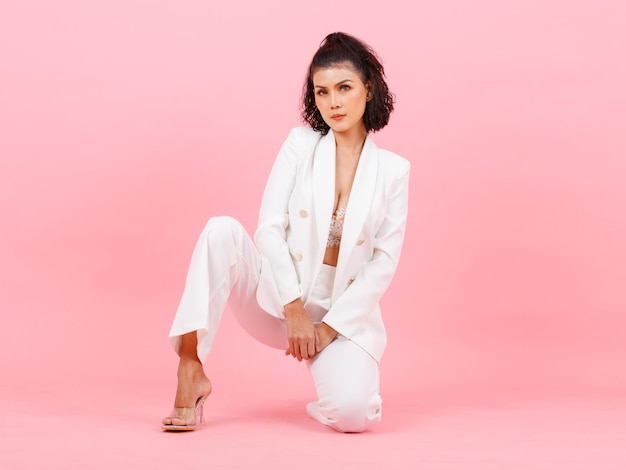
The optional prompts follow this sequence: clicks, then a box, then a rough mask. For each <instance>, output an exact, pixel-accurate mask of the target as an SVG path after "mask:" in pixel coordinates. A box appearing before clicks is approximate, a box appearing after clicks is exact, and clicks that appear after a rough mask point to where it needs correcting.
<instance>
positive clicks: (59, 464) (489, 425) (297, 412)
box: [0, 384, 626, 470]
mask: <svg viewBox="0 0 626 470" xmlns="http://www.w3.org/2000/svg"><path fill="white" fill-rule="evenodd" d="M62 393H63V392H60V391H59V392H58V393H52V392H50V393H45V397H43V398H40V399H34V398H33V397H32V393H28V392H25V391H23V390H20V389H19V388H18V387H8V390H7V387H6V386H5V387H3V394H7V395H8V400H3V403H2V407H1V408H0V410H1V412H2V415H3V422H4V424H3V426H2V431H0V439H1V441H2V449H3V450H2V452H1V454H0V456H1V457H0V458H1V460H2V462H3V463H2V468H6V469H31V468H46V469H73V468H77V469H110V468H141V469H143V468H146V469H168V468H189V469H196V468H198V469H200V468H219V469H222V468H223V469H228V468H237V469H239V468H241V469H245V468H258V469H277V468H298V469H321V468H327V469H335V468H337V469H339V468H368V469H369V468H372V469H373V468H388V469H405V468H420V469H481V470H488V469H498V470H499V469H594V470H595V469H616V470H617V469H620V470H622V469H624V468H626V401H625V400H623V399H620V400H618V399H616V398H610V397H587V398H581V397H578V398H576V399H572V398H570V399H556V398H543V399H535V400H523V401H515V400H510V401H508V400H502V399H501V400H500V401H499V402H496V403H483V404H480V405H478V404H476V405H457V404H455V403H451V402H446V400H439V399H437V398H435V397H433V396H431V397H428V398H423V399H421V400H420V399H419V398H418V399H417V404H410V400H409V397H391V398H388V404H387V407H386V409H385V416H384V422H383V423H382V424H381V425H379V427H377V428H376V429H375V430H372V431H370V432H367V433H364V434H360V435H356V434H353V435H348V434H345V435H342V434H338V433H336V432H334V431H332V430H330V429H326V428H323V427H321V426H319V425H317V424H316V423H315V422H313V421H312V420H310V419H309V418H307V417H306V416H305V415H304V414H303V405H304V400H296V399H289V397H288V393H287V392H286V391H284V392H282V393H278V394H276V395H274V396H269V394H263V395H256V396H255V395H253V394H252V393H250V394H248V396H247V398H246V399H245V400H242V399H241V396H240V395H239V394H235V395H230V394H229V393H227V392H226V391H222V392H217V391H216V392H215V396H214V397H213V399H212V400H211V402H210V403H209V405H208V407H207V408H208V409H207V414H208V423H207V424H206V425H205V426H204V427H202V428H201V429H199V430H197V431H195V432H192V433H179V434H171V433H164V432H162V431H160V429H159V427H158V425H157V422H158V417H159V416H160V415H161V414H163V411H164V408H165V407H164V404H163V401H164V396H165V394H164V393H163V390H160V389H158V388H156V387H155V388H153V389H152V390H149V391H148V392H147V393H143V394H141V396H140V398H141V401H139V400H138V395H137V393H135V391H133V390H132V387H130V386H129V385H128V384H122V385H121V386H120V387H117V386H116V385H115V384H102V386H101V387H99V388H98V389H97V390H96V391H95V392H94V393H93V395H92V396H82V397H80V398H77V397H74V396H71V397H66V398H65V399H62V398H61V397H60V396H59V395H60V394H62ZM241 395H243V394H241ZM129 403H132V404H133V405H132V407H130V406H129Z"/></svg>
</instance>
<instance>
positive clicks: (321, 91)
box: [317, 89, 326, 96]
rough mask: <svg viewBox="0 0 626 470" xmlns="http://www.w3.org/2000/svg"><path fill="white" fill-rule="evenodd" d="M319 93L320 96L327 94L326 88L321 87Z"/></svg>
mask: <svg viewBox="0 0 626 470" xmlns="http://www.w3.org/2000/svg"><path fill="white" fill-rule="evenodd" d="M317 95H318V96H324V95H326V90H321V89H320V90H317Z"/></svg>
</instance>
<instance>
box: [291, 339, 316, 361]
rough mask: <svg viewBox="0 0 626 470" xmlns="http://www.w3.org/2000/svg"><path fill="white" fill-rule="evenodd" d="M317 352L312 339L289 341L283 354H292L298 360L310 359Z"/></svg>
mask: <svg viewBox="0 0 626 470" xmlns="http://www.w3.org/2000/svg"><path fill="white" fill-rule="evenodd" d="M315 354H317V347H316V343H315V340H314V339H311V340H301V341H293V342H290V344H289V347H288V348H287V349H286V350H285V356H292V357H294V358H295V359H297V360H298V361H302V360H303V359H304V360H308V359H311V358H312V357H313V356H315Z"/></svg>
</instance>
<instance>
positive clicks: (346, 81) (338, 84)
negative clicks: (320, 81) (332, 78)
mask: <svg viewBox="0 0 626 470" xmlns="http://www.w3.org/2000/svg"><path fill="white" fill-rule="evenodd" d="M348 82H350V83H352V82H354V80H351V79H349V78H346V79H345V80H341V81H340V82H337V83H335V85H334V86H340V85H343V84H344V83H348ZM315 88H326V87H325V86H322V85H315Z"/></svg>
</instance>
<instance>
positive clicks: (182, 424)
mask: <svg viewBox="0 0 626 470" xmlns="http://www.w3.org/2000/svg"><path fill="white" fill-rule="evenodd" d="M392 110H393V95H392V94H391V93H390V92H389V90H388V88H387V84H386V83H385V80H384V69H383V66H382V65H381V63H380V62H379V60H378V59H377V57H376V55H375V53H374V52H373V51H372V50H371V48H370V47H369V46H367V45H366V44H364V43H363V42H361V41H359V40H358V39H356V38H354V37H352V36H349V35H347V34H343V33H333V34H330V35H329V36H327V37H326V38H325V39H324V41H323V42H322V44H321V45H320V47H319V49H318V51H317V52H316V54H315V55H314V57H313V60H312V62H311V65H310V67H309V72H308V76H307V79H306V84H305V88H304V93H303V112H302V115H303V118H304V120H305V122H306V123H307V124H308V125H309V126H310V127H299V128H295V129H293V130H292V131H291V133H290V134H289V136H288V137H287V140H286V141H285V143H284V144H283V146H282V148H281V150H280V152H279V154H278V157H277V159H276V162H275V163H274V166H273V168H272V171H271V173H270V176H269V180H268V182H267V186H266V188H265V192H264V195H263V200H262V203H261V210H260V215H259V226H258V229H257V231H256V233H255V237H254V239H255V242H256V245H255V243H253V242H252V240H251V239H250V237H249V236H248V234H247V233H246V232H245V230H244V229H243V228H242V226H241V225H240V224H239V223H238V222H237V221H236V220H234V219H232V218H229V217H214V218H212V219H210V220H209V222H208V224H207V226H206V227H205V229H204V230H203V232H202V234H201V235H200V239H199V240H198V243H197V245H196V248H195V250H194V253H193V256H192V260H191V264H190V267H189V272H188V275H187V281H186V284H185V290H184V293H183V296H182V299H181V302H180V305H179V308H178V311H177V313H176V317H175V319H174V323H173V325H172V329H171V331H170V341H171V343H172V345H173V346H174V349H175V350H176V352H177V353H178V354H179V356H180V363H179V367H178V388H177V390H176V398H175V400H174V409H173V411H172V413H171V414H170V416H168V417H167V418H164V419H163V426H162V427H163V429H165V430H177V431H178V430H180V431H186V430H193V429H194V428H195V425H196V422H197V421H199V422H202V405H203V403H204V400H205V399H206V398H207V396H208V395H209V394H210V392H211V382H210V381H209V379H208V378H207V376H206V375H205V374H204V370H203V367H202V361H203V360H204V358H205V357H206V356H207V354H208V353H209V350H210V349H211V345H212V343H213V339H214V337H215V333H216V331H217V327H218V324H219V321H220V318H221V315H222V312H223V310H224V308H225V306H226V303H227V301H230V305H231V309H232V311H233V313H234V314H235V316H236V317H237V319H238V321H239V322H240V323H241V325H242V326H243V327H244V328H245V329H246V330H247V331H248V332H249V333H250V334H251V335H253V336H254V337H255V338H257V339H259V340H260V341H262V342H264V343H265V344H267V345H269V346H272V347H276V348H283V349H285V354H286V355H289V356H292V357H293V358H295V359H297V360H298V361H302V360H305V361H306V363H307V365H308V367H309V370H310V372H311V374H312V376H313V379H314V382H315V386H316V390H317V395H318V400H317V401H315V402H312V403H309V404H308V405H307V407H306V410H307V413H308V414H309V415H310V416H311V417H313V418H314V419H316V420H318V421H319V422H321V423H323V424H325V425H328V426H331V427H332V428H334V429H336V430H338V431H342V432H361V431H364V430H365V429H367V428H368V427H369V426H370V425H372V424H374V423H376V422H378V421H380V416H381V398H380V395H379V370H378V361H379V360H380V358H381V355H382V353H383V349H384V347H385V343H386V336H385V329H384V326H383V322H382V318H381V312H380V308H379V306H378V302H379V300H380V298H381V296H382V295H383V293H384V292H385V290H386V289H387V287H388V285H389V283H390V281H391V278H392V276H393V274H394V271H395V269H396V266H397V263H398V259H399V256H400V250H401V247H402V241H403V238H404V229H405V223H406V217H407V202H408V177H409V167H410V165H409V162H408V161H406V160H405V159H403V158H401V157H399V156H397V155H395V154H393V153H391V152H388V151H385V150H382V149H379V148H377V147H376V145H375V144H374V142H373V141H372V139H371V138H370V137H369V133H370V132H375V131H378V130H380V129H382V128H383V127H384V126H386V125H387V123H388V121H389V115H390V113H391V111H392Z"/></svg>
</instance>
